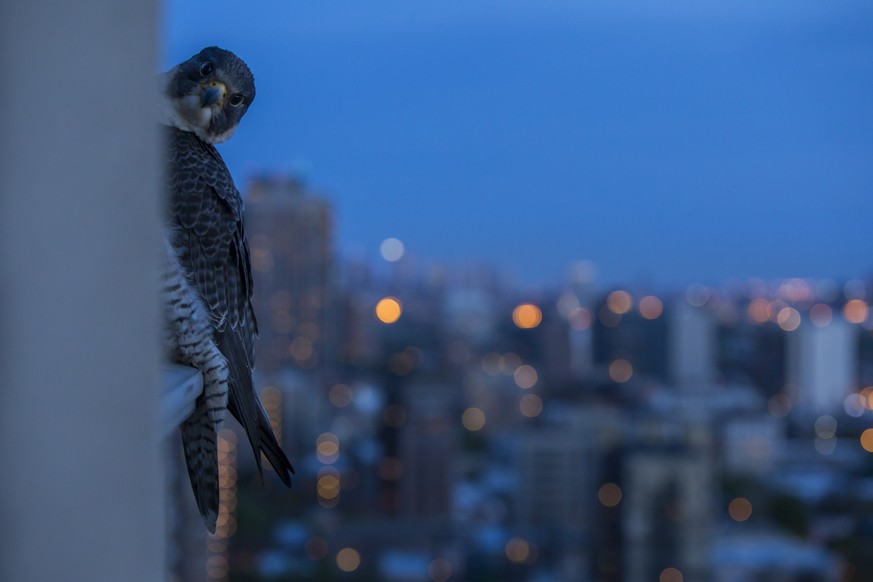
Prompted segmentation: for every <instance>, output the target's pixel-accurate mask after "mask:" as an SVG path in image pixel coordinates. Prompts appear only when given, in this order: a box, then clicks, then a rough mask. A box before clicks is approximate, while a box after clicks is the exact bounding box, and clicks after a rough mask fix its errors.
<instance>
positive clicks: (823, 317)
mask: <svg viewBox="0 0 873 582" xmlns="http://www.w3.org/2000/svg"><path fill="white" fill-rule="evenodd" d="M833 319H834V313H833V310H832V309H831V308H830V307H829V306H828V305H826V304H824V303H816V304H815V305H813V306H812V307H811V308H810V310H809V321H811V322H812V324H813V325H814V326H816V327H825V326H828V325H830V323H831V321H833Z"/></svg>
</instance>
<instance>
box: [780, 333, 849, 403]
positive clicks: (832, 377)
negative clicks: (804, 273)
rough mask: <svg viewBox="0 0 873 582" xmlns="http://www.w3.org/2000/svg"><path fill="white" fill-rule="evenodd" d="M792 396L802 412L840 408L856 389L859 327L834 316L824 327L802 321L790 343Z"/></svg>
mask: <svg viewBox="0 0 873 582" xmlns="http://www.w3.org/2000/svg"><path fill="white" fill-rule="evenodd" d="M786 349H787V352H788V354H787V355H788V357H787V370H786V372H787V374H786V375H787V377H788V387H789V396H791V398H792V400H794V402H795V403H796V405H797V407H798V411H799V412H801V414H803V415H818V414H825V413H828V412H833V411H835V410H838V409H839V408H840V407H841V406H842V404H843V400H844V399H845V398H846V396H847V395H848V394H849V392H851V391H852V390H853V389H855V388H856V386H855V382H856V375H857V362H858V342H857V327H855V326H853V325H850V324H849V323H846V322H845V321H843V320H841V319H834V321H833V322H831V323H830V324H829V325H827V326H825V327H817V326H814V325H812V324H803V325H801V326H800V327H799V328H798V329H797V330H796V331H794V332H792V333H791V334H790V336H789V338H788V344H787V348H786Z"/></svg>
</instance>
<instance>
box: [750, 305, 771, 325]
mask: <svg viewBox="0 0 873 582" xmlns="http://www.w3.org/2000/svg"><path fill="white" fill-rule="evenodd" d="M772 314H773V312H772V309H771V307H770V302H769V301H767V300H766V299H755V300H754V301H752V302H751V303H749V306H748V307H746V316H747V317H748V318H749V321H751V322H752V323H756V324H758V325H760V324H762V323H766V321H767V320H768V319H770V316H771V315H772Z"/></svg>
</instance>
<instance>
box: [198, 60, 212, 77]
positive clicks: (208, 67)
mask: <svg viewBox="0 0 873 582" xmlns="http://www.w3.org/2000/svg"><path fill="white" fill-rule="evenodd" d="M213 70H214V69H213V67H212V63H210V62H209V61H206V62H205V63H203V64H202V65H200V74H201V75H203V76H204V77H208V76H209V75H211V74H212V71H213Z"/></svg>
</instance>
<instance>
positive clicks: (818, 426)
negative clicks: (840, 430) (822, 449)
mask: <svg viewBox="0 0 873 582" xmlns="http://www.w3.org/2000/svg"><path fill="white" fill-rule="evenodd" d="M815 434H816V436H818V437H819V438H822V439H830V438H833V437H834V435H835V434H837V419H836V418H834V417H833V416H831V415H829V414H825V415H822V416H819V417H818V418H817V419H815Z"/></svg>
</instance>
